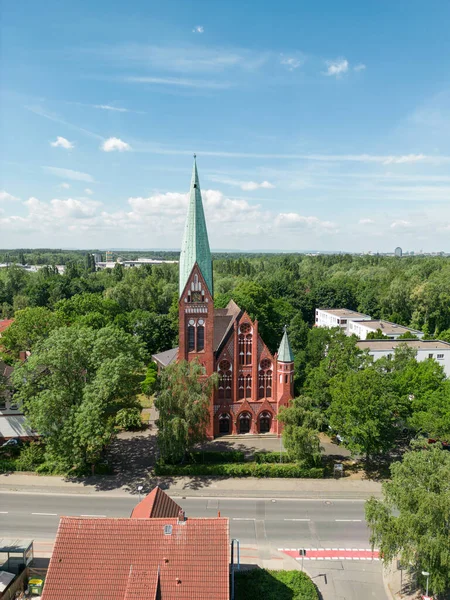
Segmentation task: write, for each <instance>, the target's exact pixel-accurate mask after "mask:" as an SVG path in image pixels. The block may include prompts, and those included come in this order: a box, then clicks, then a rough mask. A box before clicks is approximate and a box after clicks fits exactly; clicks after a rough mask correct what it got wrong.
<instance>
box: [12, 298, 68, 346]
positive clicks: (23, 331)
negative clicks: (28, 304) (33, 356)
mask: <svg viewBox="0 0 450 600" xmlns="http://www.w3.org/2000/svg"><path fill="white" fill-rule="evenodd" d="M63 325H64V320H63V318H62V316H61V315H59V314H56V313H54V312H52V311H51V310H49V309H48V308H44V307H40V306H39V307H35V308H24V309H23V310H19V311H17V312H16V314H15V320H14V323H12V325H10V326H9V327H8V329H7V330H6V331H5V332H4V334H3V335H2V345H3V346H4V347H5V348H6V349H7V350H9V351H10V352H12V353H13V354H14V355H16V356H17V355H18V353H19V352H20V351H21V350H30V351H31V350H33V349H34V347H35V345H36V344H37V343H38V342H39V341H41V340H43V339H45V338H46V337H48V336H49V335H50V333H51V332H52V331H53V330H54V329H57V328H58V327H62V326H63Z"/></svg>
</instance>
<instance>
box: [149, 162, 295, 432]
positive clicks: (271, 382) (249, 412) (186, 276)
mask: <svg viewBox="0 0 450 600" xmlns="http://www.w3.org/2000/svg"><path fill="white" fill-rule="evenodd" d="M179 268H180V282H179V283H180V285H179V302H178V307H179V347H178V348H173V349H172V350H168V351H166V352H161V353H159V354H155V355H153V360H154V361H155V362H156V363H157V364H158V367H160V368H164V367H166V366H167V365H168V364H170V363H171V362H172V361H174V360H187V361H191V360H194V359H197V360H198V361H199V363H200V364H201V365H203V366H204V368H205V371H206V374H207V375H212V374H213V373H216V372H217V373H218V375H219V383H218V387H217V388H216V389H215V390H214V392H213V396H212V398H211V405H210V425H209V429H208V437H210V438H212V437H217V436H219V435H226V434H244V433H250V434H259V433H274V434H280V433H281V429H282V425H281V423H279V422H278V421H277V420H276V419H275V418H274V417H275V416H276V415H277V414H278V411H279V409H280V407H281V406H287V405H288V403H289V401H290V400H291V399H292V398H293V392H294V383H293V382H294V356H293V354H292V350H291V346H290V344H289V339H288V336H287V333H286V331H284V334H283V337H282V339H281V343H280V346H279V349H278V352H277V353H276V354H275V355H272V354H271V353H270V351H269V349H268V348H267V346H266V344H265V343H264V340H263V339H262V338H261V336H260V334H259V333H258V321H257V320H255V321H252V319H251V318H250V316H249V315H248V314H247V313H246V312H245V311H244V310H241V309H240V308H239V306H237V304H236V303H235V302H234V301H233V300H230V302H229V303H228V305H227V307H226V308H214V288H213V285H214V282H213V267H212V259H211V251H210V248H209V241H208V232H207V229H206V221H205V215H204V212H203V203H202V196H201V191H200V183H199V179H198V172H197V165H196V162H195V159H194V167H193V172H192V180H191V189H190V197H189V207H188V215H187V219H186V226H185V230H184V237H183V243H182V247H181V254H180V263H179Z"/></svg>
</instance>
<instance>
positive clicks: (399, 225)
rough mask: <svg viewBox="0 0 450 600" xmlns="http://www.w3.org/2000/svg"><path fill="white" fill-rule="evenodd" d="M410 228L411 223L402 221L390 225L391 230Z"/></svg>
mask: <svg viewBox="0 0 450 600" xmlns="http://www.w3.org/2000/svg"><path fill="white" fill-rule="evenodd" d="M411 226H412V223H411V222H410V221H403V220H402V219H399V220H398V221H394V222H393V223H391V228H392V229H408V228H409V227H411Z"/></svg>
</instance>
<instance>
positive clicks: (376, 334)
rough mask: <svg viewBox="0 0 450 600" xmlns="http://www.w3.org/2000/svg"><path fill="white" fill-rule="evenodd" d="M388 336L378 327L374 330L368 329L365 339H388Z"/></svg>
mask: <svg viewBox="0 0 450 600" xmlns="http://www.w3.org/2000/svg"><path fill="white" fill-rule="evenodd" d="M388 339H389V337H388V336H387V335H384V333H383V332H382V331H381V329H380V328H378V329H377V330H376V331H369V333H368V334H367V336H366V340H388Z"/></svg>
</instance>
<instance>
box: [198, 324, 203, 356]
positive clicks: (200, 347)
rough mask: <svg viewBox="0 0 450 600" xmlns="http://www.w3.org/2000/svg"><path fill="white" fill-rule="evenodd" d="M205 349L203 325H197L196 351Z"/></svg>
mask: <svg viewBox="0 0 450 600" xmlns="http://www.w3.org/2000/svg"><path fill="white" fill-rule="evenodd" d="M204 349H205V327H204V325H199V326H198V327H197V352H200V350H204Z"/></svg>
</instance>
